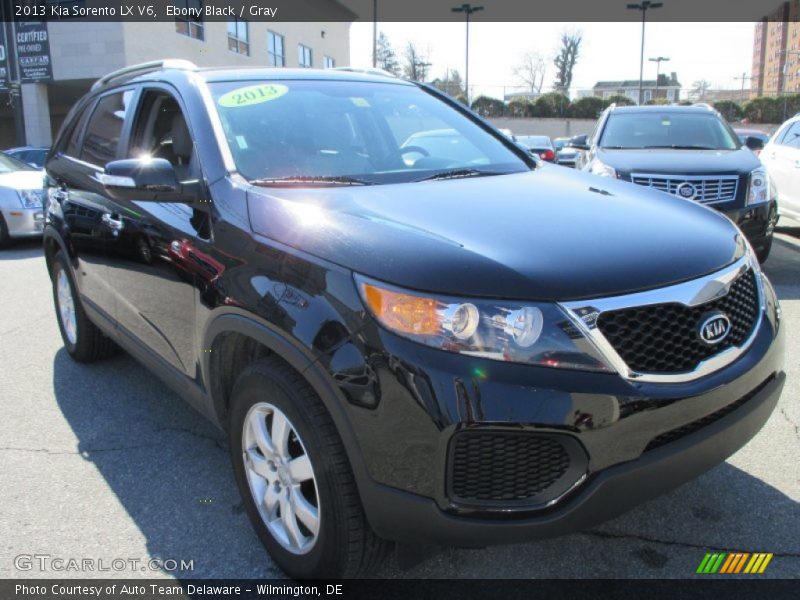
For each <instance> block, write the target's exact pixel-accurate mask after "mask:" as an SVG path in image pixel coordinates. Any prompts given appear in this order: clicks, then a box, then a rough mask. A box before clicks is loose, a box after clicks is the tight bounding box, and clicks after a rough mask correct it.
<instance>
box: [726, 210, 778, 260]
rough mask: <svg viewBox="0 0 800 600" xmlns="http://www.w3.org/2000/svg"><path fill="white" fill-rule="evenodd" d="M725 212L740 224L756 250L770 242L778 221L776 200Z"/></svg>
mask: <svg viewBox="0 0 800 600" xmlns="http://www.w3.org/2000/svg"><path fill="white" fill-rule="evenodd" d="M723 212H724V214H725V215H726V216H727V217H728V218H729V219H730V220H731V221H733V222H734V223H736V225H738V226H739V229H741V230H742V233H744V234H745V236H747V239H748V240H749V241H750V244H751V245H752V246H753V248H754V249H755V250H756V251H758V250H761V249H762V248H764V247H765V246H766V245H767V244H768V243H769V241H770V239H771V238H772V232H773V231H774V230H775V224H776V223H777V222H778V204H777V202H775V200H771V201H769V202H764V203H762V204H757V205H755V206H748V207H745V208H735V209H730V210H724V211H723Z"/></svg>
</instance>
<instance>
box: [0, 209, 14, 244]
mask: <svg viewBox="0 0 800 600" xmlns="http://www.w3.org/2000/svg"><path fill="white" fill-rule="evenodd" d="M10 245H11V236H10V235H9V234H8V226H7V225H6V220H5V219H4V218H3V215H1V214H0V249H2V248H8V247H9V246H10Z"/></svg>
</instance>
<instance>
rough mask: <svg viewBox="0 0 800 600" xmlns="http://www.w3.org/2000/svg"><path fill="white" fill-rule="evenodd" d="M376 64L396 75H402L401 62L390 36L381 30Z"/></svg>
mask: <svg viewBox="0 0 800 600" xmlns="http://www.w3.org/2000/svg"><path fill="white" fill-rule="evenodd" d="M376 58H377V60H376V64H377V67H378V68H379V69H383V70H384V71H388V72H389V73H391V74H392V75H394V76H395V77H399V76H400V63H399V62H398V60H397V54H395V52H394V48H392V44H391V42H389V37H388V36H387V35H386V34H385V33H383V32H382V31H381V33H380V35H378V47H377V50H376Z"/></svg>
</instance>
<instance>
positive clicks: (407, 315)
mask: <svg viewBox="0 0 800 600" xmlns="http://www.w3.org/2000/svg"><path fill="white" fill-rule="evenodd" d="M356 282H357V285H358V289H359V292H360V293H361V297H362V299H363V301H364V304H366V306H367V308H368V310H369V312H370V313H371V314H372V316H373V317H375V319H377V321H378V322H379V323H380V324H381V325H383V326H384V327H386V328H387V329H389V330H390V331H392V332H394V333H396V334H398V335H401V336H403V337H406V338H408V339H411V340H414V341H415V342H419V343H421V344H425V345H426V346H431V347H433V348H438V349H440V350H445V351H447V352H454V353H457V354H464V355H467V356H475V357H480V358H488V359H491V360H500V361H507V362H516V363H526V364H531V365H539V366H546V367H557V368H565V369H581V370H588V371H611V370H612V369H611V368H610V367H609V366H608V365H607V364H606V363H605V361H604V360H603V359H602V357H601V355H600V353H599V352H598V350H597V349H596V348H595V346H594V344H593V343H592V342H591V341H590V340H588V339H587V338H586V337H584V336H583V334H581V332H580V331H579V330H578V328H577V327H576V326H575V325H574V324H573V322H572V321H571V320H570V318H569V317H567V315H566V314H565V313H564V312H563V311H562V310H561V309H560V308H559V307H558V306H556V305H555V304H549V303H528V302H526V303H522V302H514V301H495V300H478V299H455V298H447V297H443V296H436V295H424V294H419V293H417V292H409V291H405V290H401V289H399V288H396V287H393V286H388V285H386V284H383V283H378V282H374V281H371V280H367V279H365V278H363V277H360V276H357V277H356Z"/></svg>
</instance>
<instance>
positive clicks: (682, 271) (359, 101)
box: [44, 61, 784, 577]
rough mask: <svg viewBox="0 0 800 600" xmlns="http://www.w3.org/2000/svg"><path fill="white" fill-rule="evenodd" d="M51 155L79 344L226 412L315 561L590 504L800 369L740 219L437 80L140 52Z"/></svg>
mask: <svg viewBox="0 0 800 600" xmlns="http://www.w3.org/2000/svg"><path fill="white" fill-rule="evenodd" d="M437 130H438V131H440V130H447V131H448V132H450V134H449V135H448V136H447V137H448V142H447V144H444V145H442V144H439V145H437V146H436V147H426V146H425V145H423V144H417V143H408V144H407V143H405V142H406V141H407V140H409V139H411V140H424V139H426V138H425V136H424V135H420V134H421V133H423V132H425V131H437ZM46 170H47V186H48V190H47V198H48V199H47V211H46V228H45V233H44V236H45V242H44V243H45V249H46V258H47V265H48V268H49V269H50V274H51V276H52V281H53V295H54V299H55V305H56V314H57V318H58V323H59V327H60V329H61V334H62V336H63V339H64V344H65V346H66V349H67V351H68V352H69V354H70V355H71V356H72V357H73V358H74V359H76V360H79V361H92V360H96V359H100V358H102V357H104V356H108V355H109V354H111V353H112V352H114V350H115V349H116V348H117V347H122V348H124V349H125V350H127V351H128V352H129V353H130V354H132V355H133V356H135V357H136V358H137V359H138V360H140V361H141V362H143V363H144V364H145V365H147V366H148V367H149V368H150V369H151V370H152V371H153V372H155V373H156V374H158V375H159V376H160V377H161V378H162V379H163V380H164V381H165V382H167V383H168V384H169V385H170V386H171V387H172V388H173V389H174V390H175V391H176V392H177V393H179V394H180V395H181V396H183V397H184V398H185V399H186V400H188V401H189V402H190V403H191V404H192V405H193V406H194V407H195V408H196V409H197V410H198V411H200V412H201V413H203V414H204V415H205V416H207V417H208V418H209V419H211V420H213V421H214V422H215V423H216V424H218V425H219V426H220V427H221V428H223V429H224V430H226V431H227V432H228V434H229V439H230V451H231V452H230V454H231V459H232V462H233V469H234V472H235V475H236V480H237V482H238V485H239V488H240V491H241V494H242V497H243V499H244V504H245V507H246V509H247V513H248V515H249V517H250V519H251V520H252V523H253V526H254V527H255V529H256V531H257V532H258V535H259V537H260V539H261V540H262V542H263V543H264V545H265V546H266V548H267V550H268V551H269V553H270V554H271V556H272V557H273V559H274V560H275V562H276V563H278V565H279V566H280V567H282V568H283V569H284V570H285V571H286V572H287V573H288V574H289V575H291V576H294V577H316V576H334V577H338V576H354V575H358V574H362V573H365V572H367V571H368V570H370V569H372V568H374V566H375V565H376V564H377V563H378V562H379V561H380V560H382V558H383V557H384V556H385V555H386V551H387V549H388V548H390V547H391V544H392V543H393V542H394V543H400V544H402V545H403V546H402V547H407V545H409V544H449V545H460V546H471V547H477V546H484V545H488V544H497V543H510V542H519V541H524V540H531V539H536V538H540V537H546V536H554V535H559V534H563V533H565V532H569V531H575V530H580V529H582V528H586V527H590V526H592V525H593V524H596V523H599V522H601V521H603V520H605V519H609V518H611V517H613V516H615V515H617V514H619V513H621V512H623V511H625V510H627V509H628V508H630V507H631V506H633V505H635V504H637V503H639V502H641V501H643V500H646V499H648V498H651V497H653V496H656V495H658V494H660V493H662V492H665V491H667V490H670V489H671V488H674V487H675V486H677V485H679V484H681V483H682V482H684V481H687V480H689V479H691V478H693V477H695V476H697V475H698V474H700V473H702V472H703V471H705V470H707V469H709V468H711V467H713V466H714V465H716V464H717V463H719V462H721V461H723V460H724V459H725V458H726V457H727V456H729V455H730V454H732V453H733V452H735V451H736V450H737V449H738V448H740V447H741V446H742V445H743V444H745V443H746V442H747V441H748V440H749V439H750V438H751V437H752V436H753V435H754V434H755V433H756V432H757V431H758V430H759V428H761V426H762V425H763V424H764V422H765V421H766V420H767V418H768V417H769V415H770V413H771V411H772V410H773V408H774V407H775V404H776V402H777V400H778V396H779V394H780V392H781V389H782V386H783V383H784V372H783V340H782V330H781V327H780V309H779V307H778V302H777V300H776V297H775V293H774V291H773V289H772V287H771V285H770V283H769V282H768V281H767V279H766V277H764V275H763V274H762V273H761V270H760V267H759V264H758V261H757V260H756V259H755V257H754V256H753V252H752V249H751V248H750V246H749V244H748V242H747V241H746V239H745V238H744V237H743V235H742V234H741V232H740V231H739V230H738V229H737V228H736V227H735V226H734V225H733V224H732V223H731V222H730V221H729V220H728V219H727V218H725V217H724V216H722V215H720V214H719V213H717V212H716V211H714V210H712V209H709V208H706V207H703V206H699V205H697V204H695V203H692V202H686V201H684V200H680V199H678V198H674V197H671V196H668V195H666V194H663V193H661V192H657V191H653V190H648V189H645V188H642V187H639V186H636V185H633V184H630V183H626V182H622V181H615V180H611V179H608V178H601V177H597V176H594V175H591V174H587V173H579V172H574V171H566V170H565V169H562V168H560V167H555V166H549V165H542V164H540V163H538V161H535V159H533V158H531V157H529V156H528V155H527V154H526V153H525V152H524V151H523V150H522V149H520V148H518V147H517V146H516V145H515V144H514V143H513V142H511V141H510V140H508V139H506V138H505V137H504V136H503V135H501V134H499V133H498V132H497V131H496V130H495V129H494V128H492V127H491V126H490V125H489V124H487V123H485V122H484V121H482V120H481V119H480V118H478V117H477V116H475V115H473V114H472V113H471V112H469V111H468V110H467V109H465V108H464V107H462V106H460V105H459V104H458V103H456V102H454V101H452V100H451V99H449V98H448V97H446V96H444V95H442V94H440V93H439V92H437V91H436V90H434V89H431V88H429V87H427V86H424V85H418V84H414V83H410V82H406V81H402V80H398V79H391V78H383V77H379V76H373V75H361V74H357V73H348V72H336V71H325V72H320V71H313V70H300V71H292V70H285V69H263V70H261V69H259V70H241V69H240V70H224V69H223V70H220V69H217V70H202V69H196V68H194V67H193V66H192V65H190V64H187V63H184V62H181V61H163V62H161V63H157V64H150V65H143V66H138V67H133V68H128V69H125V70H123V71H119V72H115V73H112V74H110V75H108V76H106V77H104V78H103V79H101V80H100V81H99V82H98V83H97V84H96V85H95V86H94V88H93V89H92V91H91V92H90V93H89V94H88V95H87V96H86V97H85V98H83V99H82V100H81V101H80V102H79V103H78V104H77V105H76V107H75V108H74V109H73V110H72V112H71V114H70V115H69V116H68V118H67V119H66V122H65V125H64V127H63V130H62V131H61V133H60V134H59V136H58V139H57V141H56V143H55V145H54V147H53V149H52V150H51V153H50V155H49V157H48V160H47V165H46ZM142 485H146V482H142ZM720 493H728V492H726V491H724V490H723V491H721V492H720ZM730 493H734V492H730Z"/></svg>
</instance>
